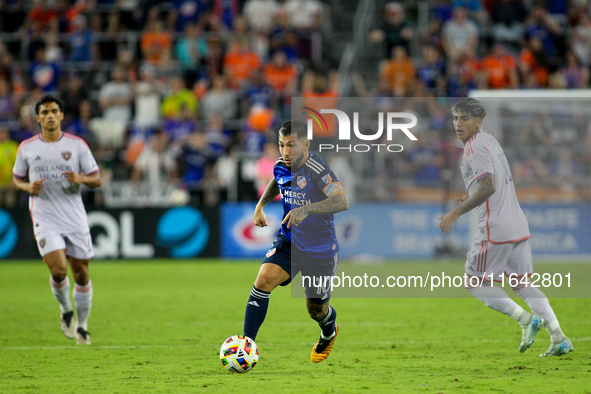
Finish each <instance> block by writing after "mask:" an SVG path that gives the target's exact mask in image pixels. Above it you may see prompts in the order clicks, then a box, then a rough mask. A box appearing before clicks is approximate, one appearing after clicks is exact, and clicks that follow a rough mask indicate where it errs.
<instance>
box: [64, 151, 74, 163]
mask: <svg viewBox="0 0 591 394" xmlns="http://www.w3.org/2000/svg"><path fill="white" fill-rule="evenodd" d="M62 157H63V158H64V160H65V161H68V160H70V158H71V157H72V152H69V151H65V152H62Z"/></svg>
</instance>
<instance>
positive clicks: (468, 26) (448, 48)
mask: <svg viewBox="0 0 591 394" xmlns="http://www.w3.org/2000/svg"><path fill="white" fill-rule="evenodd" d="M442 37H443V48H444V49H445V53H446V54H447V56H448V57H449V59H450V60H451V61H455V60H456V59H458V58H459V57H461V55H462V54H463V53H465V52H466V51H469V50H476V46H477V45H478V40H479V33H478V27H477V26H476V24H475V23H474V22H472V21H471V20H470V19H468V10H466V9H465V8H464V7H456V8H454V9H453V18H452V19H450V20H448V21H447V22H445V23H444V24H443V30H442Z"/></svg>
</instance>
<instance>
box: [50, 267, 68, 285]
mask: <svg viewBox="0 0 591 394" xmlns="http://www.w3.org/2000/svg"><path fill="white" fill-rule="evenodd" d="M67 274H68V271H67V269H64V268H62V267H54V268H52V269H51V279H53V281H54V282H56V283H61V282H63V281H64V279H66V275H67Z"/></svg>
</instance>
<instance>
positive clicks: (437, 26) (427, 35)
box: [419, 18, 443, 51]
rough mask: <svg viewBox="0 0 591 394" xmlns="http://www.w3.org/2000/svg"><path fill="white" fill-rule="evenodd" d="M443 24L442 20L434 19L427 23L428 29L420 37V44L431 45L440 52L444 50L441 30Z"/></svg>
mask: <svg viewBox="0 0 591 394" xmlns="http://www.w3.org/2000/svg"><path fill="white" fill-rule="evenodd" d="M442 26H443V23H442V22H441V20H440V19H437V18H432V19H429V22H428V23H427V28H426V29H425V31H424V32H423V34H422V35H421V36H420V37H419V43H420V44H421V46H423V45H431V46H434V47H435V48H437V49H438V50H440V51H442V50H443V43H442V41H441V28H442Z"/></svg>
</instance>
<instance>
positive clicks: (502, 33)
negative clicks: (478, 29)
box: [491, 1, 525, 56]
mask: <svg viewBox="0 0 591 394" xmlns="http://www.w3.org/2000/svg"><path fill="white" fill-rule="evenodd" d="M502 3H503V5H504V8H503V10H502V11H501V12H499V13H498V14H497V18H499V19H498V20H497V21H496V22H495V23H494V24H493V26H492V28H491V36H492V38H493V40H494V42H498V43H500V44H503V45H504V46H505V48H506V49H507V52H509V53H510V54H511V55H513V56H518V55H519V50H520V49H521V41H522V39H523V34H524V32H525V25H524V24H523V23H522V20H523V19H517V18H515V14H514V12H516V11H514V10H512V8H511V5H512V4H515V3H516V2H506V1H503V2H502Z"/></svg>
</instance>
